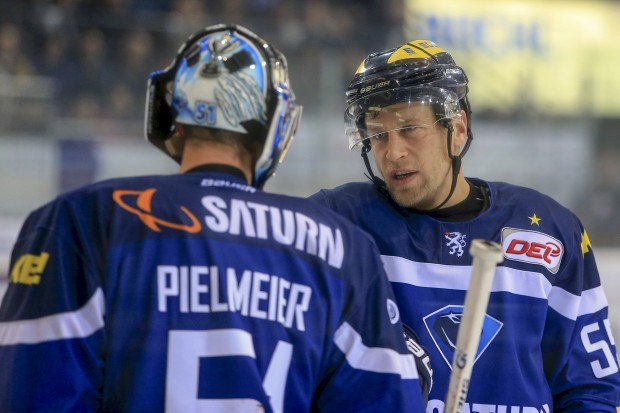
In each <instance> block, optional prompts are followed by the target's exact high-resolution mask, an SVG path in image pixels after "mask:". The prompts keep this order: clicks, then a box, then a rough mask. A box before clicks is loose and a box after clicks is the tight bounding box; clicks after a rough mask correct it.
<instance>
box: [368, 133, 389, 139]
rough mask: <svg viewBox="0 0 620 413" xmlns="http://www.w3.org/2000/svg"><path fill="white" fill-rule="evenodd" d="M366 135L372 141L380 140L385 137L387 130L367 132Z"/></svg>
mask: <svg viewBox="0 0 620 413" xmlns="http://www.w3.org/2000/svg"><path fill="white" fill-rule="evenodd" d="M368 136H369V137H370V138H371V139H372V140H373V141H382V140H385V138H387V132H378V131H375V132H370V131H369V133H368Z"/></svg>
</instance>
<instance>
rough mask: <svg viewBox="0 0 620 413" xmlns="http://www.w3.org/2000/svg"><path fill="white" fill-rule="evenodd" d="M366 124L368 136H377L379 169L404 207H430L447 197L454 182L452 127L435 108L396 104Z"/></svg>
mask: <svg viewBox="0 0 620 413" xmlns="http://www.w3.org/2000/svg"><path fill="white" fill-rule="evenodd" d="M454 122H459V121H453V123H454ZM366 127H367V130H368V136H372V135H374V136H373V137H371V138H370V139H371V148H372V152H373V155H374V157H375V162H376V164H377V168H379V171H380V172H381V175H382V176H383V179H384V181H385V183H386V185H387V189H388V191H389V192H390V194H391V195H392V198H393V199H394V200H395V201H396V202H397V203H398V204H399V205H400V206H403V207H408V208H415V209H420V210H429V209H432V208H434V207H435V206H437V205H439V204H440V203H441V202H442V201H443V200H444V199H445V198H446V197H447V195H448V193H449V191H450V185H451V183H452V175H451V171H452V169H451V160H450V157H449V154H448V146H447V133H448V130H447V129H446V128H445V127H444V126H442V125H441V124H440V123H439V122H437V119H436V118H435V115H434V113H433V111H432V109H431V107H429V106H425V105H419V104H410V103H407V102H404V103H398V104H394V105H391V106H388V107H385V108H382V109H381V110H380V111H378V112H376V113H374V114H373V116H372V117H371V118H367V119H366ZM454 137H455V136H453V138H454ZM457 142H458V139H457ZM454 149H456V148H454ZM453 153H454V152H453Z"/></svg>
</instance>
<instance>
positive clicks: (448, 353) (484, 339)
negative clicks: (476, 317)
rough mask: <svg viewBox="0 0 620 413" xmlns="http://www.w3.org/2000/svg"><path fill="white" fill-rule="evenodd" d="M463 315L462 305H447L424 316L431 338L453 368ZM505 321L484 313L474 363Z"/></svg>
mask: <svg viewBox="0 0 620 413" xmlns="http://www.w3.org/2000/svg"><path fill="white" fill-rule="evenodd" d="M462 317H463V306H462V305H447V306H445V307H443V308H441V309H439V310H437V311H435V312H434V313H431V314H429V315H427V316H426V317H424V325H425V326H426V329H427V330H428V332H429V334H430V335H431V338H432V339H433V341H434V342H435V345H436V346H437V349H439V352H440V353H441V355H442V357H443V359H444V360H445V362H446V363H448V366H449V367H450V369H452V359H453V358H454V350H455V349H456V336H457V333H458V331H459V326H460V325H461V318H462ZM503 325H504V323H502V322H500V321H498V320H496V319H494V318H493V317H491V316H490V315H488V314H485V315H484V321H483V322H482V331H481V333H480V343H479V344H478V350H477V351H476V357H475V358H474V363H475V362H476V360H478V358H480V356H481V355H482V353H484V351H485V350H486V349H487V347H488V346H489V344H491V341H493V339H494V338H495V336H497V333H499V330H501V328H502V326H503Z"/></svg>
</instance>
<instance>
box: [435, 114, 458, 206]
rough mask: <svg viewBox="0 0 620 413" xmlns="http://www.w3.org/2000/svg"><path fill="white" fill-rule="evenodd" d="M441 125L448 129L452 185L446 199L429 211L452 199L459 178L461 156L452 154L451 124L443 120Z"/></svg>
mask: <svg viewBox="0 0 620 413" xmlns="http://www.w3.org/2000/svg"><path fill="white" fill-rule="evenodd" d="M441 123H442V125H443V126H444V127H445V128H446V129H448V156H450V159H451V160H452V162H451V166H452V183H451V184H450V192H449V193H448V196H447V197H446V199H444V200H443V202H442V203H441V204H439V205H437V206H436V207H435V208H431V209H430V211H436V210H438V209H439V208H441V207H442V206H444V205H445V204H446V202H448V201H449V200H450V198H452V195H453V194H454V190H455V189H456V181H457V178H458V176H459V171H460V170H461V157H462V156H463V154H459V155H453V154H452V131H453V129H452V123H450V121H449V120H444V121H442V122H441Z"/></svg>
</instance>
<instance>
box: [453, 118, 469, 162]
mask: <svg viewBox="0 0 620 413" xmlns="http://www.w3.org/2000/svg"><path fill="white" fill-rule="evenodd" d="M460 115H461V116H460V119H453V120H452V144H453V146H454V148H452V149H453V152H452V153H457V154H458V153H459V152H460V150H456V151H455V149H457V148H461V147H463V145H465V143H466V142H467V122H468V119H467V115H466V114H465V111H464V110H461V113H460Z"/></svg>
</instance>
